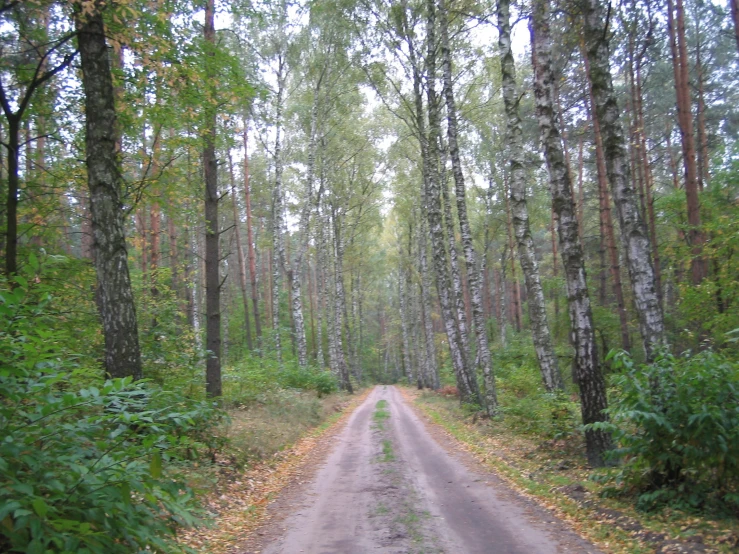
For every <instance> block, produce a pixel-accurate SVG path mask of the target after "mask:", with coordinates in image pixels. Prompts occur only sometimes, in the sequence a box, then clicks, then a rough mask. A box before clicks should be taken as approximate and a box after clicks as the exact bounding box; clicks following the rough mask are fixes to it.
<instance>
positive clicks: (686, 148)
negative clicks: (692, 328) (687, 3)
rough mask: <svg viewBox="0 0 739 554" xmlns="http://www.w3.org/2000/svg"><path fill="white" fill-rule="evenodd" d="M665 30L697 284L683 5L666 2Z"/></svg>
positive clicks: (699, 269)
mask: <svg viewBox="0 0 739 554" xmlns="http://www.w3.org/2000/svg"><path fill="white" fill-rule="evenodd" d="M667 28H668V31H669V34H670V49H671V51H672V66H673V72H674V75H675V93H676V97H677V114H678V118H677V119H678V126H679V128H680V140H681V145H682V152H683V167H684V170H685V198H686V201H687V207H688V225H690V229H689V230H688V242H689V244H690V245H691V252H692V258H691V262H690V272H691V280H692V282H693V284H694V285H698V284H700V282H701V281H703V279H704V278H705V277H706V275H707V274H708V271H707V265H706V260H705V258H704V256H703V244H704V243H705V235H704V234H703V231H702V230H701V215H700V200H699V198H698V172H697V167H696V155H695V137H694V134H693V133H694V131H693V116H692V113H691V112H692V110H691V102H690V82H689V75H688V48H687V44H686V43H687V40H686V38H685V14H684V9H683V1H682V0H676V2H675V3H674V4H673V0H667Z"/></svg>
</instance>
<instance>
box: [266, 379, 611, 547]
mask: <svg viewBox="0 0 739 554" xmlns="http://www.w3.org/2000/svg"><path fill="white" fill-rule="evenodd" d="M437 435H438V433H437ZM438 436H440V435H438ZM335 441H336V445H335V446H334V449H333V451H332V452H331V453H330V454H329V455H328V457H327V458H326V461H325V464H324V465H323V466H322V467H321V468H320V469H319V470H318V471H317V472H316V474H315V476H314V478H313V479H312V482H310V483H306V485H304V486H303V487H302V489H301V490H298V491H297V492H295V493H294V498H293V499H292V500H291V501H290V505H291V506H292V511H291V512H290V513H289V515H287V517H285V518H284V519H283V520H282V521H281V522H280V523H278V524H276V526H278V527H279V529H272V530H271V531H269V532H266V533H265V537H264V540H265V541H267V542H268V544H266V545H262V547H263V548H264V549H263V550H262V552H263V553H264V554H297V553H313V554H364V553H370V552H371V553H375V552H382V553H392V554H401V553H415V552H418V553H420V552H424V553H442V552H443V553H447V554H490V553H495V554H537V553H559V552H573V553H599V552H600V551H599V550H598V549H597V548H595V547H594V546H592V545H590V544H588V543H587V542H585V541H584V540H582V539H581V538H580V537H579V536H577V535H576V534H575V533H573V532H572V531H570V530H569V529H568V528H567V527H566V526H565V524H563V523H562V522H561V521H559V520H557V519H556V518H555V517H554V516H553V515H552V514H550V513H549V512H547V511H546V510H543V509H541V508H539V507H538V506H535V505H534V504H532V503H531V502H530V501H528V500H526V499H524V498H523V497H521V496H520V495H518V494H516V493H515V492H514V491H512V490H511V489H510V488H508V487H507V486H506V485H505V484H504V483H503V482H501V481H500V480H499V479H497V478H496V477H495V476H494V475H492V474H491V473H489V472H487V471H486V470H484V469H482V468H480V467H479V466H476V465H475V464H474V462H473V461H471V460H470V459H468V457H466V456H465V455H464V454H461V453H459V452H455V451H454V449H449V450H451V453H450V452H448V451H447V450H446V449H444V448H442V446H440V445H439V443H438V442H437V441H436V440H435V439H434V438H433V436H432V434H431V433H429V431H428V430H427V428H426V425H425V424H424V423H423V422H422V421H421V420H419V418H418V417H417V416H416V414H415V413H414V412H413V411H412V410H411V408H410V407H409V406H408V405H407V404H406V403H405V401H404V400H403V397H402V396H401V394H400V392H399V391H398V390H397V389H395V388H394V387H391V386H388V387H383V386H378V387H376V388H375V389H374V391H373V392H372V393H371V394H370V395H369V397H368V398H367V400H366V401H365V402H364V403H363V404H362V405H361V406H360V407H359V408H357V410H356V411H355V412H354V413H353V414H352V416H351V417H350V419H349V421H348V423H347V425H346V427H345V428H344V429H343V431H341V432H340V434H338V435H337V436H336V438H335ZM262 547H260V550H261V548H262ZM252 552H253V550H252Z"/></svg>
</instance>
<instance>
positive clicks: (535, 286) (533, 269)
mask: <svg viewBox="0 0 739 554" xmlns="http://www.w3.org/2000/svg"><path fill="white" fill-rule="evenodd" d="M497 15H498V47H499V49H500V55H501V62H500V67H501V74H502V83H503V103H504V105H505V112H506V143H507V144H508V152H509V154H508V156H509V161H508V165H509V175H510V176H509V179H510V205H511V215H512V220H513V228H514V231H515V235H516V241H517V243H518V256H519V261H520V262H521V270H522V271H523V275H524V279H525V281H526V290H527V292H528V304H529V317H530V319H531V334H532V336H533V339H534V349H535V350H536V357H537V359H538V361H539V369H540V370H541V376H542V380H543V381H544V386H545V387H546V389H547V390H548V391H550V392H552V391H554V390H561V389H562V388H563V384H562V376H561V375H560V371H559V363H558V362H557V356H556V355H555V353H554V346H553V344H552V337H551V333H550V332H549V322H548V318H547V309H546V303H545V300H544V291H543V289H542V287H541V279H540V277H539V264H538V262H537V261H536V252H535V250H534V239H533V237H532V236H531V228H530V225H529V212H528V207H527V205H526V182H525V179H526V176H525V171H524V159H523V145H522V132H521V118H520V116H519V113H518V111H519V110H518V102H519V97H518V94H517V90H516V89H517V87H516V67H515V63H514V61H513V51H512V50H511V24H510V2H509V0H498V13H497Z"/></svg>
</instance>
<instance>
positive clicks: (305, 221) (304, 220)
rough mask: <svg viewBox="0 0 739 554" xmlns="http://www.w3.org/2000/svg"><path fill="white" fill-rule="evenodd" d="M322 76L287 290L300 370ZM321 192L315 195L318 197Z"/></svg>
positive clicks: (304, 356) (304, 353) (304, 359)
mask: <svg viewBox="0 0 739 554" xmlns="http://www.w3.org/2000/svg"><path fill="white" fill-rule="evenodd" d="M323 75H324V74H323V73H322V74H321V76H320V77H319V79H318V82H317V83H316V86H315V88H314V90H313V108H312V110H311V120H310V138H309V143H308V169H307V175H306V180H305V200H304V205H303V209H302V210H301V212H300V223H299V235H298V241H299V243H298V251H297V252H296V254H295V258H294V259H293V262H292V264H291V268H290V273H289V277H290V287H291V290H292V302H291V304H292V314H293V323H294V326H295V331H294V332H295V343H296V345H297V349H298V364H299V365H300V367H303V368H305V367H307V366H308V343H307V342H306V339H305V321H304V317H303V301H302V296H301V279H300V277H301V272H302V267H303V258H304V257H305V253H306V252H307V251H308V242H309V240H310V235H309V233H308V225H309V223H310V214H311V211H312V210H313V177H314V174H315V162H316V132H317V126H318V102H319V94H320V92H321V82H322V79H323ZM320 194H321V191H319V192H318V196H320Z"/></svg>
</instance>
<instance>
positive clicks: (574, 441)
mask: <svg viewBox="0 0 739 554" xmlns="http://www.w3.org/2000/svg"><path fill="white" fill-rule="evenodd" d="M406 393H407V394H411V395H414V396H416V405H417V406H418V407H419V408H420V409H421V411H422V412H424V413H425V414H426V415H427V416H428V417H429V418H430V419H431V420H432V421H433V422H434V423H436V424H438V425H440V426H441V427H443V428H444V429H446V431H447V432H448V433H449V434H450V435H452V436H453V437H454V438H456V439H457V440H458V441H460V442H461V443H463V444H464V445H465V446H466V449H467V450H469V451H470V453H472V454H473V455H474V456H475V457H476V458H477V459H478V460H480V461H482V462H483V463H484V464H486V465H488V466H490V467H491V468H492V469H494V470H495V472H496V473H497V474H498V475H500V476H501V477H502V478H503V479H504V480H506V481H507V482H508V483H509V484H511V485H512V486H513V487H514V488H516V489H518V490H520V491H522V492H524V493H526V494H529V495H532V496H535V497H536V498H537V499H538V500H539V502H540V503H541V504H543V505H545V506H546V507H548V508H550V509H551V510H552V511H553V512H554V513H555V514H557V515H558V516H560V517H562V518H563V519H565V520H567V521H569V522H570V524H571V525H572V526H573V527H574V528H575V529H577V530H578V531H579V532H581V534H583V535H584V536H587V537H588V538H589V539H591V540H593V541H595V542H597V543H599V544H600V545H601V546H602V547H603V549H604V550H606V551H609V552H623V553H629V554H641V553H643V554H646V553H648V552H649V553H651V552H654V551H655V546H657V544H655V541H653V540H646V539H647V538H648V537H649V536H650V535H649V534H650V533H651V534H652V535H651V536H654V534H663V535H666V536H667V538H668V539H681V538H682V539H687V538H688V537H690V536H691V535H695V534H700V535H702V536H703V537H704V540H705V543H706V545H707V546H710V547H711V548H713V549H716V550H715V551H718V552H733V551H736V550H733V549H735V545H737V544H739V522H737V520H709V519H708V518H702V517H697V516H696V515H694V514H692V515H691V514H684V513H679V512H675V511H669V510H668V511H664V512H662V513H659V514H647V513H644V512H637V511H636V510H635V509H634V507H633V503H631V502H630V501H629V499H628V498H601V497H600V493H601V491H602V489H603V487H604V485H601V484H600V483H597V482H596V481H594V480H593V477H594V475H598V474H600V472H601V470H598V471H594V470H592V469H590V468H588V467H587V465H586V462H585V459H584V453H583V451H584V448H583V444H582V443H583V441H582V438H581V437H580V435H579V434H573V435H566V436H564V437H561V438H552V436H551V435H549V436H548V437H546V438H542V437H541V436H540V435H537V434H536V433H533V432H529V433H526V432H524V431H523V430H522V429H521V425H520V421H518V420H517V418H503V419H502V420H493V421H490V420H479V421H473V418H471V417H470V414H468V413H465V412H464V411H463V410H462V409H461V408H460V406H459V403H458V401H457V400H455V399H448V398H443V397H441V396H439V395H436V394H431V393H423V394H421V395H416V393H415V392H411V391H409V390H407V391H406ZM566 487H580V488H581V490H582V492H584V494H585V498H586V500H587V502H585V503H581V502H577V501H575V500H574V499H573V498H571V497H570V496H568V495H566V494H565V493H564V490H563V489H565V488H566ZM603 510H610V511H613V512H614V513H616V512H617V513H619V514H622V515H623V517H624V518H626V519H628V520H631V521H636V522H638V523H639V524H640V525H641V526H642V527H643V531H642V532H640V533H639V534H633V533H629V532H627V531H625V530H624V529H621V528H619V527H618V526H617V525H615V524H613V523H612V522H609V518H608V517H605V516H604V515H603ZM594 521H597V522H598V524H596V525H594Z"/></svg>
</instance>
